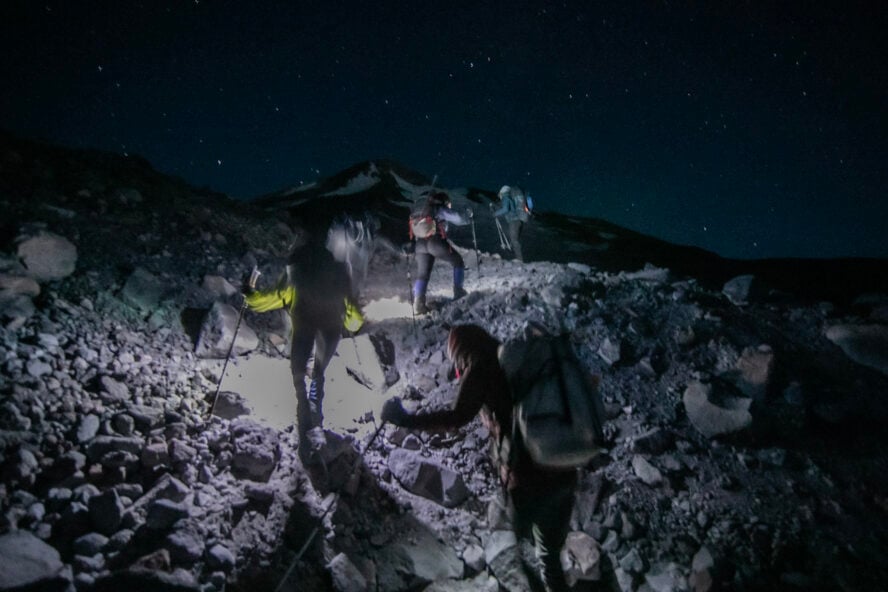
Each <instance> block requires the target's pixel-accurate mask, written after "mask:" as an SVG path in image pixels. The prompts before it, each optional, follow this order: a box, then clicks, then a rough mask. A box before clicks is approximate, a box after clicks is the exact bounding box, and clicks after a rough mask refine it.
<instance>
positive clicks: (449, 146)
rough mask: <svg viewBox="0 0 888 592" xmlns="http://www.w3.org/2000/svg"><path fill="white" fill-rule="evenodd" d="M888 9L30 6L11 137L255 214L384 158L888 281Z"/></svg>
mask: <svg viewBox="0 0 888 592" xmlns="http://www.w3.org/2000/svg"><path fill="white" fill-rule="evenodd" d="M519 4H522V5H524V6H526V7H525V8H516V6H518V5H519ZM796 4H797V5H796ZM820 4H823V5H822V6H821V5H820ZM879 4H880V3H877V2H866V3H863V2H861V3H855V2H841V3H840V2H831V3H828V4H826V3H818V2H814V3H811V2H804V3H801V2H799V3H782V2H781V3H773V2H724V3H723V2H694V3H683V2H677V1H674V0H668V1H663V0H661V1H659V2H655V1H646V2H627V1H614V2H590V1H582V2H554V3H546V2H537V3H515V2H478V1H477V0H476V1H473V2H463V1H449V2H444V1H442V2H433V1H429V2H406V1H405V2H378V3H374V2H357V1H355V2H347V3H343V2H334V1H326V2H298V1H296V0H289V1H279V2H263V1H259V0H257V1H256V2H234V1H214V0H198V1H195V0H190V1H181V2H161V1H159V0H158V1H147V0H146V1H145V2H132V1H130V0H118V1H115V2H104V1H88V2H71V1H68V0H65V1H57V0H44V1H40V2H33V1H21V0H7V1H6V2H4V3H3V6H2V8H0V52H2V53H0V126H2V127H5V128H7V129H11V130H13V131H16V132H19V133H22V134H24V135H26V136H29V137H36V138H42V139H46V140H50V141H53V142H57V143H61V144H64V145H69V146H78V147H79V146H83V147H94V148H100V149H105V150H112V151H116V152H126V153H131V154H132V153H135V154H140V155H143V156H145V157H146V158H147V159H148V160H149V161H151V162H152V164H154V165H155V167H156V168H158V169H159V170H161V171H163V172H167V173H172V174H177V175H180V176H182V177H184V178H185V179H186V180H188V181H189V182H192V183H194V184H196V185H208V186H210V187H212V188H214V189H217V190H220V191H224V192H226V193H229V194H231V195H233V196H236V197H251V196H255V195H259V194H263V193H267V192H271V191H274V190H277V189H281V188H283V187H287V186H291V185H293V184H296V183H299V182H309V181H312V180H314V179H316V178H317V177H318V176H325V175H329V174H332V173H335V172H337V171H339V170H341V169H343V168H345V167H347V166H349V165H351V164H354V163H355V162H358V161H362V160H367V159H373V158H383V157H385V158H393V159H396V160H398V161H400V162H402V163H404V164H405V165H407V166H410V167H412V168H414V169H416V170H419V171H421V172H424V173H426V174H428V175H430V176H431V175H435V174H438V175H439V180H440V182H441V183H442V184H443V185H446V186H450V187H456V186H465V185H474V186H478V187H484V188H488V189H496V188H498V187H499V186H500V185H501V184H503V183H521V184H523V185H524V186H526V187H527V188H528V189H529V190H530V192H531V193H532V194H533V195H534V197H535V201H536V202H537V203H538V204H539V207H541V208H543V209H553V210H557V211H561V212H564V213H569V214H579V215H586V216H594V217H601V218H605V219H607V220H609V221H612V222H615V223H617V224H620V225H623V226H626V227H628V228H631V229H633V230H637V231H641V232H645V233H648V234H652V235H654V236H658V237H661V238H665V239H667V240H670V241H673V242H677V243H682V244H693V245H698V246H701V247H704V248H706V249H710V250H712V251H715V252H717V253H719V254H721V255H724V256H730V257H774V256H804V257H833V256H878V257H888V238H886V228H888V199H886V191H885V182H886V172H885V171H886V169H888V150H886V143H888V140H886V138H888V122H886V105H888V66H886V60H885V55H886V51H885V50H886V47H885V44H884V42H883V41H882V38H883V37H885V35H886V31H888V12H886V11H888V9H886V8H884V7H883V8H876V7H877V6H878V5H879ZM775 5H785V6H782V7H780V6H775Z"/></svg>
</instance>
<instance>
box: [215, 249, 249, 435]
mask: <svg viewBox="0 0 888 592" xmlns="http://www.w3.org/2000/svg"><path fill="white" fill-rule="evenodd" d="M260 275H262V272H261V271H259V268H258V267H256V266H253V271H251V272H250V280H249V282H248V283H247V285H248V286H250V289H251V290H253V289H255V288H256V281H257V280H258V279H259V276H260ZM246 310H247V298H246V296H244V302H243V304H241V307H240V312H238V314H237V323H235V325H234V335H232V336H231V345H229V346H228V353H227V354H225V363H224V364H222V374H221V375H220V376H219V382H218V384H216V392H215V393H214V394H213V404H212V405H210V415H209V416H208V418H209V417H213V412H215V411H216V401H217V400H218V399H219V390H220V389H221V388H222V381H223V380H224V379H225V371H226V370H227V369H228V360H230V359H231V351H232V350H233V349H234V342H235V340H236V339H237V332H238V330H239V329H240V325H241V321H242V320H243V318H244V312H246Z"/></svg>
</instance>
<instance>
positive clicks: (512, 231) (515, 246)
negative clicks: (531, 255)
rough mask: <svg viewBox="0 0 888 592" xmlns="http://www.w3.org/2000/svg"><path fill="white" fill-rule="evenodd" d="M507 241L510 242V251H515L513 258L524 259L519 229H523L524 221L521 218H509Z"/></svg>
mask: <svg viewBox="0 0 888 592" xmlns="http://www.w3.org/2000/svg"><path fill="white" fill-rule="evenodd" d="M508 224H509V242H511V243H512V252H513V253H515V259H516V260H518V261H524V255H523V254H522V252H521V231H522V230H524V222H522V221H521V220H509V221H508Z"/></svg>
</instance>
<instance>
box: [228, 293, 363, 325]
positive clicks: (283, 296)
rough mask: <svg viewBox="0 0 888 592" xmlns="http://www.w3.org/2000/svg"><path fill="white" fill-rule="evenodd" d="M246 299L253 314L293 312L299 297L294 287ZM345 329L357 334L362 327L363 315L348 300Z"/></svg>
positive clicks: (248, 296) (346, 300)
mask: <svg viewBox="0 0 888 592" xmlns="http://www.w3.org/2000/svg"><path fill="white" fill-rule="evenodd" d="M244 298H246V302H247V306H249V307H250V310H252V311H255V312H269V311H271V310H277V309H279V308H286V309H287V310H289V311H290V312H293V308H294V307H295V306H296V302H297V301H298V300H299V295H298V293H297V292H296V288H295V287H294V286H286V287H283V288H275V289H273V290H268V291H267V292H260V291H255V292H250V293H249V294H247V295H246V296H245V297H244ZM343 325H344V326H345V328H346V329H347V330H348V331H350V332H351V333H357V332H358V331H359V330H360V329H361V327H362V326H363V325H364V315H362V314H361V311H360V309H359V308H358V307H357V306H356V305H355V304H354V303H353V302H352V301H351V300H349V299H348V298H346V299H345V322H344V323H343Z"/></svg>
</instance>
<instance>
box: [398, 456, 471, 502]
mask: <svg viewBox="0 0 888 592" xmlns="http://www.w3.org/2000/svg"><path fill="white" fill-rule="evenodd" d="M389 469H390V470H391V472H392V474H393V475H394V476H395V478H397V479H398V481H399V482H400V483H401V485H403V486H404V489H406V490H407V491H409V492H411V493H413V494H416V495H419V496H422V497H424V498H427V499H430V500H432V501H433V502H435V503H438V504H441V505H442V506H445V507H447V508H452V507H454V506H458V505H459V504H461V503H462V502H463V501H464V500H465V499H466V498H467V497H468V495H469V491H468V489H467V488H466V484H465V482H464V481H463V479H462V477H461V476H460V475H459V473H456V472H454V471H452V470H450V469H448V468H447V467H443V466H441V465H439V464H437V463H435V462H432V461H431V460H429V459H427V458H423V457H422V456H420V455H419V454H418V453H416V452H412V451H410V450H404V449H403V448H399V449H397V450H394V451H392V453H391V455H389Z"/></svg>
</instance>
